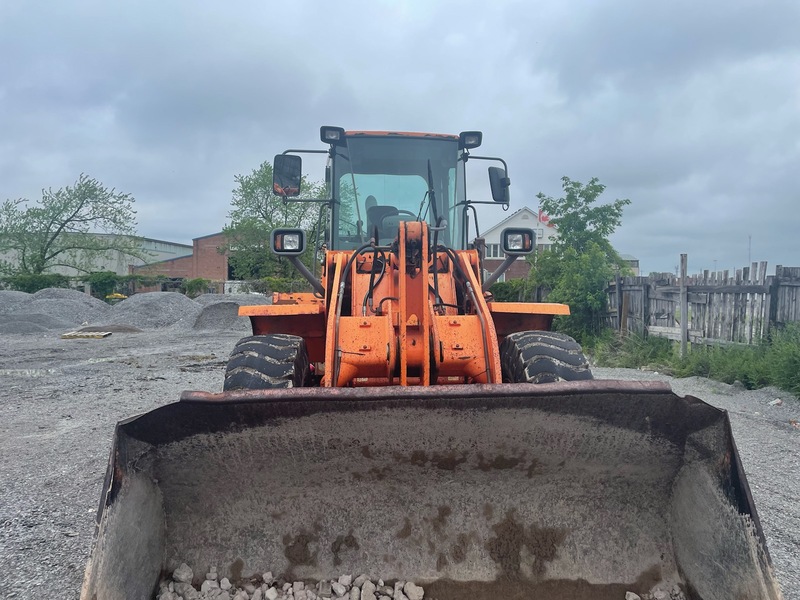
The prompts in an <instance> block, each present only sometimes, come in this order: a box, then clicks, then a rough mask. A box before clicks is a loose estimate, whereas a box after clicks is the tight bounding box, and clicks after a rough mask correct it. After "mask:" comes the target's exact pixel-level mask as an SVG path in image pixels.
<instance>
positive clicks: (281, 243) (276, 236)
mask: <svg viewBox="0 0 800 600" xmlns="http://www.w3.org/2000/svg"><path fill="white" fill-rule="evenodd" d="M305 249H306V236H305V232H304V231H303V230H302V229H273V231H272V251H273V252H274V253H275V254H278V255H279V256H280V255H285V256H290V255H294V254H302V253H303V251H304V250H305Z"/></svg>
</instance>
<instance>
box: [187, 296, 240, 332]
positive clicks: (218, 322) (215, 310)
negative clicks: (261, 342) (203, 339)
mask: <svg viewBox="0 0 800 600" xmlns="http://www.w3.org/2000/svg"><path fill="white" fill-rule="evenodd" d="M193 328H194V329H197V330H201V331H209V330H212V331H213V330H219V329H226V330H229V331H230V330H232V331H242V332H249V331H250V330H251V329H250V319H248V318H247V317H240V316H239V304H238V303H237V302H214V303H212V304H209V305H207V306H206V307H204V308H203V309H202V311H201V312H200V314H199V315H198V316H197V319H196V320H195V322H194V326H193Z"/></svg>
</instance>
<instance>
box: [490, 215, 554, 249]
mask: <svg viewBox="0 0 800 600" xmlns="http://www.w3.org/2000/svg"><path fill="white" fill-rule="evenodd" d="M549 221H550V218H549V217H548V216H547V215H545V214H543V213H542V211H539V212H538V213H536V212H534V211H533V210H531V209H530V208H528V207H527V206H523V207H522V208H520V209H519V210H518V211H516V212H515V213H512V214H511V215H509V216H508V217H506V218H505V219H503V220H502V221H500V222H499V223H498V224H497V225H495V226H494V227H491V228H490V229H487V230H486V231H484V232H483V233H482V234H481V237H483V238H484V239H485V240H486V258H497V259H500V260H502V259H503V258H505V255H504V254H503V251H502V250H501V249H500V234H501V233H502V232H503V230H504V229H506V228H507V227H530V228H531V229H533V232H534V233H535V234H536V249H537V250H539V251H541V250H549V249H550V246H552V245H553V241H554V240H555V237H556V235H557V232H556V228H555V227H554V226H553V225H551V224H550V222H549Z"/></svg>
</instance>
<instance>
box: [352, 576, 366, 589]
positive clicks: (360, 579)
mask: <svg viewBox="0 0 800 600" xmlns="http://www.w3.org/2000/svg"><path fill="white" fill-rule="evenodd" d="M368 579H369V577H367V576H366V575H363V574H362V575H359V576H358V577H356V579H355V581H354V582H353V587H357V588H360V587H361V586H362V585H364V582H365V581H367V580H368Z"/></svg>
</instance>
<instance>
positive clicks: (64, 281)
mask: <svg viewBox="0 0 800 600" xmlns="http://www.w3.org/2000/svg"><path fill="white" fill-rule="evenodd" d="M0 282H2V283H3V284H4V287H8V288H9V289H12V290H17V291H19V292H27V293H29V294H33V293H34V292H38V291H39V290H44V289H46V288H68V287H69V284H70V278H69V277H67V276H66V275H59V274H58V273H45V274H36V275H32V274H29V273H26V274H22V275H10V276H8V277H3V278H2V280H0Z"/></svg>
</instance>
